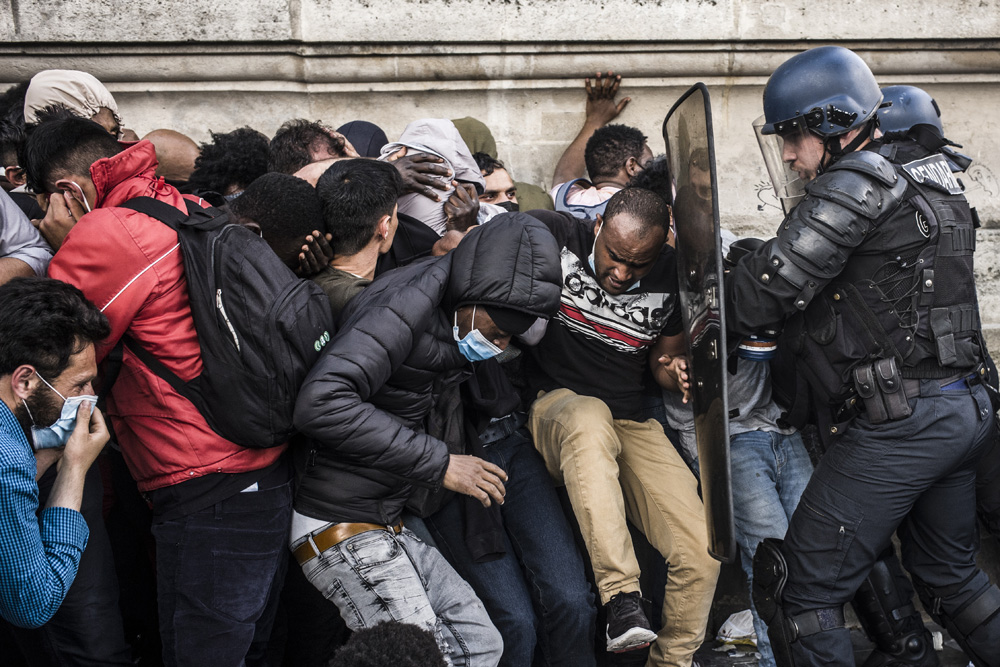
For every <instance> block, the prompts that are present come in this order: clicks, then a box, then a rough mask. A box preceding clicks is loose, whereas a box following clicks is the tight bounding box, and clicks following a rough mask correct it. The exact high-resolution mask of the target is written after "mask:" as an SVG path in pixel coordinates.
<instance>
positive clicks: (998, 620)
mask: <svg viewBox="0 0 1000 667" xmlns="http://www.w3.org/2000/svg"><path fill="white" fill-rule="evenodd" d="M977 574H978V572H977ZM965 583H966V582H962V584H959V585H958V586H948V587H940V588H935V587H933V586H928V585H927V584H924V583H923V582H920V581H917V580H916V579H914V584H915V585H916V587H917V593H918V594H919V595H920V599H921V601H923V603H924V607H925V608H926V609H927V613H929V614H930V615H931V616H932V617H933V618H934V620H935V621H937V622H938V623H940V624H941V625H943V626H944V627H945V628H946V629H947V630H948V634H950V635H951V638H952V639H954V640H955V642H956V643H958V645H959V646H961V647H962V650H963V651H964V652H965V655H966V656H967V657H968V658H969V659H970V660H971V661H972V664H973V665H975V666H976V667H1000V652H998V651H997V647H998V646H1000V589H998V588H997V587H996V586H995V585H993V584H990V583H988V582H987V583H986V584H985V585H984V586H982V587H981V588H980V589H979V590H977V591H976V592H975V593H973V594H972V595H969V596H967V599H966V600H964V601H956V600H953V599H949V598H953V597H954V596H955V594H956V593H957V591H958V590H960V589H961V588H962V587H963V586H964V585H965ZM946 600H947V604H948V605H949V606H955V607H956V609H955V611H949V610H946V609H945V605H946V602H945V601H946Z"/></svg>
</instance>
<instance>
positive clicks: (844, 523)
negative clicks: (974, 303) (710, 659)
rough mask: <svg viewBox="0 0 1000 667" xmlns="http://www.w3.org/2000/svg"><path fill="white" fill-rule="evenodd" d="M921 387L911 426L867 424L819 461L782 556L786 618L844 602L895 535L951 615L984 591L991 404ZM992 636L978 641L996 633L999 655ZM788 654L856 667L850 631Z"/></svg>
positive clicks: (932, 385) (975, 391) (810, 639)
mask: <svg viewBox="0 0 1000 667" xmlns="http://www.w3.org/2000/svg"><path fill="white" fill-rule="evenodd" d="M920 385H921V386H920V396H918V397H916V398H911V399H910V406H911V407H912V409H913V413H912V414H911V415H910V416H909V417H907V418H905V419H902V420H899V421H892V422H886V423H882V424H879V425H877V426H876V425H873V424H871V423H870V422H868V421H867V419H865V417H864V415H862V416H861V417H860V418H859V419H857V420H856V422H855V423H854V424H853V425H852V426H851V427H850V428H849V429H848V430H847V432H845V433H844V434H843V435H842V436H841V437H840V439H839V440H837V441H836V442H835V443H834V444H833V445H832V446H831V447H830V448H829V449H828V450H827V452H826V454H825V455H824V457H823V459H822V460H821V461H820V464H819V466H818V467H817V468H816V472H815V473H814V474H813V477H812V479H811V480H810V482H809V485H808V486H807V487H806V490H805V492H804V493H803V494H802V498H801V501H800V503H799V506H798V508H797V509H796V511H795V513H794V515H793V516H792V519H791V522H790V523H789V527H788V533H787V535H786V536H785V542H784V545H783V547H782V551H783V553H784V555H785V558H786V560H787V562H788V583H787V585H786V587H785V593H784V596H783V600H784V607H785V613H786V614H788V615H797V614H800V613H802V612H805V611H810V610H819V609H826V608H834V607H840V606H841V605H843V604H845V603H847V602H849V601H850V600H851V598H852V597H853V596H854V593H855V591H856V590H857V588H858V586H859V585H860V584H861V582H862V581H863V580H864V578H865V576H866V575H867V574H868V572H869V570H870V569H871V567H872V565H873V563H875V560H876V559H877V558H878V556H879V554H880V553H882V552H883V551H884V550H885V549H886V548H887V547H888V546H889V544H890V539H891V537H892V534H893V532H896V531H897V530H898V534H899V538H900V542H901V544H902V561H903V565H904V566H905V567H906V569H907V570H908V571H909V572H910V574H911V576H913V578H914V583H916V584H917V585H918V587H919V585H920V584H921V583H922V584H923V585H925V586H928V587H932V588H935V589H945V590H948V591H949V594H948V596H947V597H946V599H944V600H942V606H943V608H942V611H943V612H944V613H945V614H952V615H953V614H955V613H957V612H959V611H961V609H962V608H964V607H965V606H966V605H967V604H968V603H969V602H970V601H971V599H970V598H971V596H973V594H974V593H976V592H977V591H979V590H981V589H982V587H983V586H984V585H985V582H986V581H987V577H986V574H984V573H983V572H982V571H981V570H979V568H978V567H977V565H976V560H975V555H976V546H977V537H976V463H977V461H978V459H979V457H980V455H981V454H982V452H983V451H985V449H986V447H987V446H988V445H989V443H990V441H991V439H992V438H993V436H994V428H995V427H994V419H993V414H992V408H991V406H990V401H989V397H988V396H987V393H986V390H985V389H984V388H983V387H982V386H974V387H964V388H963V389H961V390H956V391H943V390H942V389H941V387H940V385H939V382H937V381H933V380H922V381H921V383H920ZM994 620H996V621H1000V619H997V618H995V619H994ZM992 626H993V627H992V628H986V627H985V626H984V627H981V628H980V630H984V628H985V631H987V632H993V633H997V636H996V637H995V642H996V643H995V644H994V645H995V646H1000V622H998V623H993V624H992ZM792 646H793V655H794V657H795V664H796V667H802V666H804V665H810V666H811V665H815V666H817V667H818V666H820V665H843V666H845V667H847V666H853V665H854V653H853V651H852V648H851V639H850V633H849V631H848V630H847V629H846V628H837V629H831V630H826V631H823V632H818V633H816V634H812V635H809V636H806V637H801V638H800V639H799V640H798V641H796V642H794V643H793V645H792Z"/></svg>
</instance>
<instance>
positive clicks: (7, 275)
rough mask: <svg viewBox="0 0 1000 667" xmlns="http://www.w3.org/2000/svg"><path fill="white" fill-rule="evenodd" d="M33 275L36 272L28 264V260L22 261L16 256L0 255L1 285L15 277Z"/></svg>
mask: <svg viewBox="0 0 1000 667" xmlns="http://www.w3.org/2000/svg"><path fill="white" fill-rule="evenodd" d="M33 275H35V272H34V271H33V270H32V269H31V267H30V266H28V264H27V262H22V261H21V260H19V259H17V258H15V257H0V285H3V284H4V283H6V282H8V281H10V280H12V279H14V278H22V277H27V276H33Z"/></svg>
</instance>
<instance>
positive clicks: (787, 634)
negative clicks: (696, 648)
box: [751, 537, 844, 667]
mask: <svg viewBox="0 0 1000 667" xmlns="http://www.w3.org/2000/svg"><path fill="white" fill-rule="evenodd" d="M781 544H782V540H778V539H774V538H770V537H768V538H765V539H764V541H763V542H761V543H760V545H759V546H758V547H757V553H755V554H754V558H753V590H752V591H751V595H752V597H753V603H754V606H755V607H756V608H757V613H758V614H759V615H760V618H761V620H763V621H764V623H766V624H767V638H768V639H769V640H771V651H772V652H773V653H774V661H775V663H776V664H777V665H778V667H795V661H794V659H793V658H792V644H793V643H795V642H796V641H798V640H799V638H800V637H807V636H809V635H814V634H816V633H818V632H825V631H827V630H835V629H837V628H842V627H844V610H843V609H842V608H840V607H835V608H829V609H815V610H809V611H805V612H802V613H801V614H795V615H791V616H790V615H788V614H786V613H785V610H784V608H783V603H782V596H783V595H784V592H785V584H786V583H787V581H788V566H787V564H786V562H785V556H784V554H782V553H781Z"/></svg>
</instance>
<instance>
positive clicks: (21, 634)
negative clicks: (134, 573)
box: [4, 462, 132, 667]
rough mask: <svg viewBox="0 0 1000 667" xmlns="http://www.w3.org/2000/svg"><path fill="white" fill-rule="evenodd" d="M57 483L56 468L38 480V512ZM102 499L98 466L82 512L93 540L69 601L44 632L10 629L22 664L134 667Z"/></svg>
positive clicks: (90, 478)
mask: <svg viewBox="0 0 1000 667" xmlns="http://www.w3.org/2000/svg"><path fill="white" fill-rule="evenodd" d="M55 479H56V466H52V467H51V468H49V469H48V470H47V471H46V472H45V474H44V475H42V478H41V479H40V480H38V492H39V498H38V500H39V503H38V504H39V507H40V508H43V507H45V503H46V502H47V501H48V497H49V493H50V492H51V491H52V485H53V483H54V482H55ZM103 496H104V486H103V483H102V481H101V471H100V469H99V466H98V464H97V463H96V462H95V463H94V465H92V466H91V468H90V471H89V472H88V473H87V480H86V483H85V484H84V487H83V503H82V504H81V506H80V513H81V514H83V518H84V519H85V520H86V522H87V527H88V528H89V529H90V537H89V538H88V540H87V548H86V550H84V552H83V557H82V558H81V559H80V567H79V569H78V570H77V573H76V579H74V580H73V585H72V586H70V588H69V591H68V592H67V593H66V599H65V600H64V601H63V603H62V606H60V607H59V610H58V611H57V612H56V613H55V615H54V616H53V617H52V619H51V620H50V621H49V622H48V623H46V624H45V625H43V626H42V627H40V628H36V629H33V630H28V629H25V628H16V627H14V626H9V628H10V634H11V635H12V636H13V638H14V642H15V643H16V644H17V647H18V648H19V649H20V651H21V653H22V655H23V660H24V664H27V665H30V666H31V667H48V666H49V665H51V666H53V667H56V666H59V667H62V666H80V667H91V666H93V667H103V666H108V665H131V664H132V660H131V649H130V648H129V646H128V645H127V644H126V643H125V633H124V631H123V629H122V617H121V612H120V611H119V608H118V579H117V577H116V575H115V564H114V559H113V557H112V555H111V543H110V541H109V540H108V533H107V531H106V529H105V527H104V518H103V514H102V510H103V505H102V504H103ZM12 662H16V658H14V659H12ZM4 663H5V664H6V659H5V660H4Z"/></svg>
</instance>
